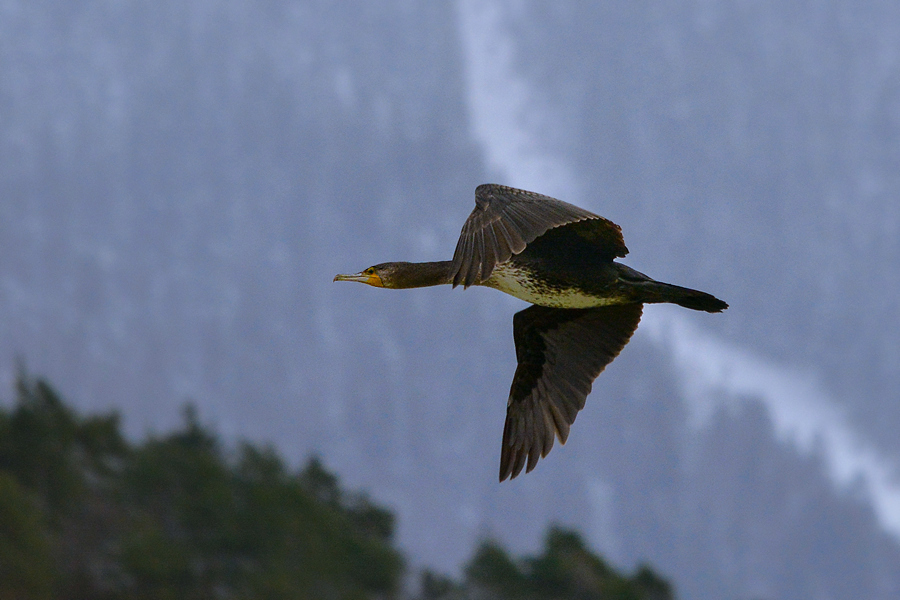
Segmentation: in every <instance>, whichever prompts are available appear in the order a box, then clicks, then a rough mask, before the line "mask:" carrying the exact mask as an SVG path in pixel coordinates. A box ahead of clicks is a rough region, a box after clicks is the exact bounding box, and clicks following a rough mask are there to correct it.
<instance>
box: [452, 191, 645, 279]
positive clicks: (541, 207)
mask: <svg viewBox="0 0 900 600" xmlns="http://www.w3.org/2000/svg"><path fill="white" fill-rule="evenodd" d="M581 221H584V222H585V223H584V225H585V231H584V235H586V236H589V237H590V238H591V239H592V240H593V241H594V243H596V244H598V245H604V246H606V247H607V250H608V253H609V255H610V258H612V257H614V256H625V254H627V253H628V248H626V247H625V240H624V239H622V230H621V228H619V226H618V225H616V224H615V223H613V222H612V221H609V220H607V219H604V218H603V217H599V216H597V215H595V214H594V213H592V212H590V211H587V210H584V209H583V208H578V207H577V206H573V205H572V204H569V203H567V202H563V201H562V200H557V199H556V198H551V197H550V196H544V195H542V194H536V193H534V192H528V191H525V190H519V189H516V188H511V187H506V186H503V185H497V184H495V183H485V184H482V185H479V186H478V187H477V188H476V189H475V209H474V210H473V211H472V214H470V215H469V218H468V219H466V222H465V224H464V225H463V228H462V232H461V233H460V236H459V241H458V242H457V243H456V251H455V252H454V253H453V264H452V266H451V268H450V275H451V277H452V279H453V287H456V286H457V285H459V284H462V285H463V286H464V287H469V286H470V285H475V284H477V283H481V282H482V281H485V280H486V279H487V278H488V277H490V276H491V272H492V271H493V270H494V266H495V265H497V264H499V263H502V262H505V261H507V260H509V259H510V257H512V256H513V255H514V254H519V253H520V252H522V250H524V249H525V246H526V245H527V244H529V243H531V242H532V241H534V240H535V239H536V238H538V237H539V236H541V235H543V234H544V233H545V232H546V231H547V230H548V229H551V228H553V227H559V226H561V225H567V224H569V223H579V222H581ZM587 222H590V224H589V225H588V223H587Z"/></svg>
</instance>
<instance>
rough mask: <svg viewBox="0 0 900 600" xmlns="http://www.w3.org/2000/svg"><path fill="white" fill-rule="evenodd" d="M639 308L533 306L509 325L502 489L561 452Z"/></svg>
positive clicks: (638, 316)
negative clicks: (557, 446) (512, 346)
mask: <svg viewBox="0 0 900 600" xmlns="http://www.w3.org/2000/svg"><path fill="white" fill-rule="evenodd" d="M642 309H643V305H642V304H622V305H616V306H602V307H597V308H579V309H572V308H548V307H545V306H531V307H529V308H526V309H525V310H522V311H520V312H518V313H516V315H515V317H513V338H514V339H515V343H516V358H517V360H518V362H519V366H518V367H517V368H516V374H515V376H514V377H513V382H512V387H511V388H510V391H509V403H508V405H507V408H506V424H505V425H504V427H503V447H502V449H501V451H500V481H503V480H504V479H506V478H507V477H509V478H513V477H515V476H516V475H518V474H519V473H520V472H521V471H522V468H523V467H525V465H526V462H527V465H528V467H527V469H526V471H525V472H526V473H528V472H530V471H531V470H532V469H534V466H535V465H536V464H537V461H538V459H539V458H541V457H544V456H547V453H548V452H550V449H551V448H553V440H554V438H555V437H558V438H559V441H560V443H562V444H565V443H566V438H568V437H569V427H570V426H571V425H572V423H573V422H575V417H576V416H577V415H578V411H579V410H581V409H582V408H584V401H585V398H587V395H588V394H589V393H590V392H591V384H592V383H593V382H594V379H596V378H597V376H598V375H599V374H600V373H601V372H602V371H603V369H604V368H606V365H608V364H609V363H611V362H612V360H613V359H614V358H615V357H616V356H618V354H619V352H620V351H621V350H622V348H624V347H625V344H627V343H628V340H630V339H631V335H632V334H633V333H634V331H635V330H636V329H637V326H638V323H639V322H640V320H641V312H642Z"/></svg>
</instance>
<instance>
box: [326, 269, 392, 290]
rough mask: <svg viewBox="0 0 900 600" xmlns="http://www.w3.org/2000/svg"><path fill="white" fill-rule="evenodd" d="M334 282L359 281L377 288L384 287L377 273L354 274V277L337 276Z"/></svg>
mask: <svg viewBox="0 0 900 600" xmlns="http://www.w3.org/2000/svg"><path fill="white" fill-rule="evenodd" d="M334 281H358V282H359V283H365V284H367V285H371V286H375V287H384V284H383V283H382V282H381V277H379V276H378V274H377V273H366V272H362V273H354V274H353V275H335V276H334Z"/></svg>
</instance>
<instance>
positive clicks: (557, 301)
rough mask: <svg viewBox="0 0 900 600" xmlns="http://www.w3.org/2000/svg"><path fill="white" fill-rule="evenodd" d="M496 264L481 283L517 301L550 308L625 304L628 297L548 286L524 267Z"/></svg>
mask: <svg viewBox="0 0 900 600" xmlns="http://www.w3.org/2000/svg"><path fill="white" fill-rule="evenodd" d="M508 264H509V263H505V264H501V265H497V266H496V267H494V271H493V272H492V273H491V276H490V277H489V278H488V280H487V281H485V282H484V283H483V284H482V285H485V286H487V287H492V288H494V289H496V290H500V291H501V292H505V293H507V294H509V295H510V296H515V297H516V298H519V299H520V300H524V301H526V302H530V303H532V304H537V305H540V306H549V307H553V308H593V307H595V306H611V305H614V304H626V303H628V299H627V298H625V297H622V296H619V295H616V294H611V295H609V296H606V295H604V296H598V295H595V294H589V293H587V292H585V291H583V290H579V289H578V288H574V287H565V286H556V285H548V284H547V283H546V282H545V281H543V280H541V279H539V278H537V277H534V276H533V274H531V273H530V272H529V271H527V270H523V269H511V268H508V266H507V265H508Z"/></svg>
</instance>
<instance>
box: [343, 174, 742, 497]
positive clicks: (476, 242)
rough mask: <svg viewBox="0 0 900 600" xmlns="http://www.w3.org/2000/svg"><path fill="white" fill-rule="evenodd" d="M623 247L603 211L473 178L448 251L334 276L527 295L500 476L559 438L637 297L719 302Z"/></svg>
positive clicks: (613, 351) (517, 327)
mask: <svg viewBox="0 0 900 600" xmlns="http://www.w3.org/2000/svg"><path fill="white" fill-rule="evenodd" d="M627 253H628V248H626V247H625V241H624V239H623V238H622V230H621V228H620V227H619V226H618V225H616V224H615V223H613V222H612V221H609V220H607V219H604V218H603V217H600V216H597V215H595V214H593V213H591V212H588V211H586V210H584V209H583V208H579V207H577V206H573V205H571V204H568V203H566V202H563V201H561V200H557V199H556V198H551V197H549V196H544V195H542V194H537V193H534V192H528V191H525V190H520V189H516V188H511V187H506V186H503V185H497V184H483V185H479V186H478V187H477V188H476V189H475V209H474V210H473V211H472V214H470V215H469V218H468V219H466V222H465V224H464V225H463V228H462V233H461V234H460V237H459V241H458V242H457V244H456V251H455V252H454V253H453V260H449V261H438V262H425V263H409V262H390V263H382V264H379V265H375V266H372V267H369V268H368V269H366V270H365V271H362V272H360V273H356V274H354V275H336V276H335V278H334V280H335V281H358V282H361V283H366V284H368V285H372V286H375V287H385V288H392V289H405V288H416V287H426V286H432V285H441V284H452V285H453V287H456V286H457V285H462V286H463V287H464V288H467V287H469V286H471V285H482V286H486V287H492V288H495V289H498V290H500V291H501V292H506V293H507V294H511V295H513V296H515V297H516V298H521V299H522V300H525V301H526V302H530V303H532V304H533V305H534V306H530V307H528V308H526V309H524V310H522V311H519V312H518V313H516V314H515V316H514V317H513V339H514V341H515V345H516V359H517V361H518V367H517V368H516V373H515V375H514V376H513V381H512V387H511V388H510V391H509V400H508V403H507V408H506V424H505V425H504V427H503V445H502V447H501V450H500V481H503V480H504V479H506V478H507V477H509V478H513V477H516V476H517V475H518V474H519V473H520V472H521V471H522V468H523V467H526V465H527V467H526V469H525V472H526V473H527V472H530V471H531V470H532V469H534V467H535V465H536V464H537V462H538V459H539V458H541V457H545V456H547V453H548V452H550V449H551V448H553V442H554V438H559V441H560V443H562V444H565V442H566V439H567V438H568V436H569V427H570V426H571V425H572V423H573V422H574V421H575V417H576V415H577V414H578V411H579V410H581V409H582V408H583V407H584V401H585V398H587V395H588V394H589V393H590V391H591V384H592V383H593V381H594V379H596V378H597V376H598V375H599V374H600V373H601V372H602V371H603V369H604V368H605V367H606V365H608V364H609V363H610V362H612V360H613V359H614V358H615V357H616V356H617V355H618V354H619V352H620V351H621V350H622V348H623V347H624V346H625V344H627V343H628V340H629V339H630V338H631V335H632V334H633V333H634V331H635V329H637V326H638V322H639V321H640V319H641V311H642V309H643V305H644V304H648V303H658V302H671V303H674V304H678V305H680V306H684V307H686V308H690V309H693V310H704V311H707V312H721V311H723V310H725V309H726V308H728V305H727V304H726V303H725V302H723V301H721V300H719V299H718V298H716V297H714V296H712V295H710V294H707V293H705V292H700V291H697V290H692V289H688V288H683V287H679V286H676V285H670V284H668V283H661V282H659V281H654V280H653V279H651V278H649V277H647V276H646V275H644V274H643V273H639V272H638V271H635V270H634V269H632V268H630V267H626V266H625V265H623V264H620V263H617V262H615V261H614V260H613V259H614V258H616V257H624V256H625V255H626V254H627Z"/></svg>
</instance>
